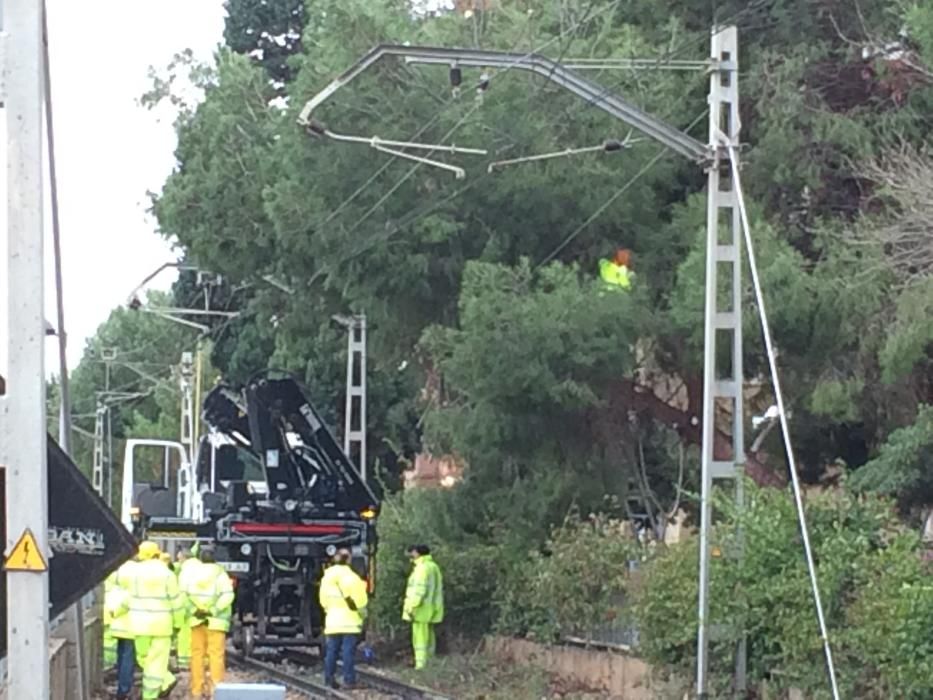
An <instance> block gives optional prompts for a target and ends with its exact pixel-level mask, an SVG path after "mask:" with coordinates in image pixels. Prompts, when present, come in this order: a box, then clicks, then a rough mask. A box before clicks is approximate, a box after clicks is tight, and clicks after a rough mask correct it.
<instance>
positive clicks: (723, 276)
mask: <svg viewBox="0 0 933 700" xmlns="http://www.w3.org/2000/svg"><path fill="white" fill-rule="evenodd" d="M710 56H711V59H712V65H714V66H716V68H715V69H714V70H712V71H711V72H710V89H709V148H710V153H711V154H712V160H711V162H710V163H709V165H708V170H707V179H708V184H707V209H706V302H705V303H706V311H705V314H704V327H703V357H704V362H703V443H702V450H703V454H702V458H701V475H700V580H699V601H698V618H699V620H698V622H699V626H698V632H697V696H698V697H699V698H706V697H708V692H709V688H708V686H709V642H710V637H711V636H712V635H713V634H714V633H715V632H717V631H719V630H720V629H721V627H720V626H717V625H713V624H711V620H710V591H709V588H710V566H711V564H712V560H713V559H714V558H716V557H719V556H723V555H725V556H732V557H739V556H741V552H740V551H728V552H723V550H722V548H721V547H719V546H718V545H716V544H715V543H713V542H711V541H710V536H711V533H712V497H713V488H714V485H715V483H716V482H717V481H731V482H733V484H734V489H735V501H736V505H737V506H738V507H740V508H741V507H742V504H743V489H742V474H743V469H744V465H745V436H744V418H745V413H744V402H743V393H742V392H743V384H744V373H743V369H742V228H741V227H742V222H741V217H740V214H739V206H738V201H737V194H736V187H735V183H734V181H733V177H732V169H731V163H730V160H729V158H730V152H732V151H730V150H729V148H728V146H733V147H735V148H738V146H739V129H740V127H741V125H740V124H739V72H738V32H737V30H736V28H735V27H726V28H714V29H713V36H712V46H711V53H710ZM723 301H725V303H724V304H723V303H722V302H723ZM719 341H722V342H723V345H724V347H725V348H727V349H728V352H724V353H722V357H720V356H719V355H720V354H719V353H718V352H717V343H718V342H719ZM720 359H723V360H725V362H724V363H723V364H722V365H720V364H719V360H720ZM720 409H724V411H725V413H727V414H728V415H729V416H731V418H732V425H731V426H730V428H731V429H730V430H728V431H727V432H728V433H731V437H732V445H731V450H730V453H729V454H728V455H716V454H714V445H715V443H716V429H717V426H716V412H717V410H720ZM739 541H740V542H741V535H739ZM714 554H716V557H714V556H713V555H714ZM745 647H746V645H745V637H744V635H741V637H740V641H739V643H738V648H737V649H736V655H735V680H734V691H735V692H736V693H737V694H741V693H743V692H744V691H745V686H746V680H745V673H746V648H745Z"/></svg>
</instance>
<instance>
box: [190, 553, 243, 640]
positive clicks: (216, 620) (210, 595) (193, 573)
mask: <svg viewBox="0 0 933 700" xmlns="http://www.w3.org/2000/svg"><path fill="white" fill-rule="evenodd" d="M188 561H194V562H197V564H190V565H188V566H186V567H184V568H183V570H182V573H181V574H180V577H179V578H180V579H181V590H182V594H183V595H184V597H185V615H186V618H187V620H188V624H190V626H191V627H198V626H199V625H203V624H205V623H207V628H208V629H209V630H219V631H221V632H228V631H229V630H230V614H231V610H232V608H233V598H234V594H233V583H231V581H230V576H229V574H227V572H226V571H225V570H224V568H223V567H222V566H221V565H220V564H216V563H213V562H211V563H205V562H201V561H198V560H197V559H189V560H186V561H185V564H187V563H188ZM198 611H201V612H206V613H207V614H208V617H207V618H203V617H197V616H196V615H195V613H197V612H198Z"/></svg>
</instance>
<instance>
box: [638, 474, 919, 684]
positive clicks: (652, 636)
mask: <svg viewBox="0 0 933 700" xmlns="http://www.w3.org/2000/svg"><path fill="white" fill-rule="evenodd" d="M747 494H748V497H747V508H746V509H745V510H744V511H743V512H742V513H737V512H734V511H731V512H730V509H729V505H728V504H727V503H726V502H725V501H724V502H723V503H722V504H720V507H721V508H722V509H723V510H724V511H725V512H726V514H727V518H726V520H725V522H724V524H723V525H721V526H719V527H717V528H715V529H714V533H713V542H714V544H716V545H719V546H720V548H721V551H722V552H723V555H724V556H723V557H721V558H717V559H714V560H713V565H712V568H711V577H712V588H711V596H712V597H711V620H712V622H714V623H724V624H726V625H727V627H726V630H725V632H724V633H723V634H722V635H717V636H716V641H715V642H714V643H713V645H712V647H711V657H710V658H711V675H712V677H713V680H714V683H715V685H716V687H717V689H718V690H725V689H726V688H727V687H728V684H729V680H730V677H731V673H732V663H733V661H732V660H733V652H734V649H735V643H736V641H737V640H738V634H739V630H741V629H745V630H746V632H747V635H748V651H749V658H748V672H749V680H750V682H753V683H754V682H758V681H761V680H763V679H765V678H767V677H769V676H772V674H773V678H772V683H773V684H774V685H776V686H777V687H779V688H787V687H790V686H796V687H799V688H801V689H803V690H804V692H805V693H806V694H807V697H816V698H819V697H824V696H826V695H827V693H828V682H827V677H826V671H825V663H824V658H823V647H822V641H821V639H820V635H819V629H818V626H817V621H816V615H815V612H814V606H813V601H812V596H811V592H810V582H809V578H808V575H807V570H806V564H805V560H804V556H803V549H802V542H801V538H800V535H799V528H798V523H797V515H796V511H795V509H794V505H793V500H792V499H791V497H790V495H789V494H788V493H786V492H783V491H778V490H774V489H768V490H759V489H756V488H754V487H753V486H752V485H748V487H747ZM807 517H808V530H809V533H810V540H811V543H812V546H813V552H814V559H815V561H816V565H817V573H818V576H819V583H820V588H821V597H822V602H823V608H824V611H825V614H826V619H827V623H828V626H829V632H830V638H831V642H832V644H833V648H834V651H835V657H836V658H835V661H836V667H837V672H838V677H839V681H840V685H841V687H842V689H843V691H844V695H845V696H846V697H860V698H879V699H880V698H890V697H905V698H906V697H918V698H919V697H930V696H931V695H930V688H931V681H930V680H929V679H930V674H926V675H924V672H923V670H922V669H923V668H925V667H927V666H929V665H930V664H929V661H926V663H921V661H922V660H923V659H924V658H927V659H928V658H929V657H923V656H922V653H923V652H922V650H924V649H928V648H930V647H929V644H930V642H931V641H933V635H931V634H930V632H929V631H928V630H929V627H930V626H929V622H928V621H929V619H933V618H930V617H927V618H925V619H924V620H923V622H922V623H919V624H917V623H912V622H911V620H913V619H915V618H912V617H911V614H913V613H915V614H919V615H926V614H927V613H928V612H929V613H933V607H931V606H933V595H929V594H927V593H925V592H924V593H923V594H922V595H921V594H919V593H917V592H916V591H915V592H914V593H912V594H911V593H907V592H906V591H909V590H913V589H911V588H910V586H912V585H914V584H915V582H917V581H918V580H919V571H920V566H921V565H920V557H919V550H918V546H917V538H916V536H915V535H913V534H912V533H909V532H905V531H904V530H903V529H902V528H901V526H900V525H899V524H898V522H897V520H896V517H895V515H894V513H893V508H892V505H891V503H889V502H888V501H885V500H883V499H881V498H878V497H863V498H856V497H854V496H852V495H850V494H848V493H847V492H845V491H838V492H833V493H828V494H819V495H809V496H808V499H807ZM739 525H740V526H741V529H742V531H743V541H744V556H743V557H742V558H741V559H739V558H736V557H734V556H731V555H732V554H734V553H736V552H737V551H739V549H740V548H739V539H738V537H737V526H739ZM697 555H698V548H697V542H696V540H695V539H691V540H689V541H687V542H686V543H684V544H681V545H678V546H674V547H671V548H669V549H667V550H663V551H661V552H660V553H659V555H658V556H657V557H655V558H654V559H653V561H651V562H650V563H649V564H648V566H647V567H646V568H645V570H644V572H643V573H644V578H643V581H642V585H641V587H640V588H639V589H638V591H637V594H636V598H637V604H636V611H637V617H638V620H639V625H640V630H641V649H640V651H641V654H642V655H643V656H644V657H645V658H646V659H647V660H649V661H651V662H652V663H654V664H657V665H659V666H663V667H666V668H667V669H669V670H671V671H674V672H681V673H684V674H688V675H690V674H692V673H693V664H694V663H695V659H696V631H697V622H696V620H697ZM912 611H913V612H912ZM906 649H911V650H913V651H911V652H910V653H907V652H906V651H905V650H906ZM917 668H919V669H920V670H916V669H917Z"/></svg>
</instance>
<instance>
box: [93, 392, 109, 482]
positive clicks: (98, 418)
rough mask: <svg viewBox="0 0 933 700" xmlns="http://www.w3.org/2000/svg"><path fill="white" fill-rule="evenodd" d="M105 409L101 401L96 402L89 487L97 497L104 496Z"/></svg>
mask: <svg viewBox="0 0 933 700" xmlns="http://www.w3.org/2000/svg"><path fill="white" fill-rule="evenodd" d="M106 415H107V407H106V406H105V405H104V403H103V401H98V402H97V411H96V412H95V414H94V458H93V464H92V469H91V485H92V486H93V487H94V490H95V491H97V495H98V496H103V495H104V418H105V417H106Z"/></svg>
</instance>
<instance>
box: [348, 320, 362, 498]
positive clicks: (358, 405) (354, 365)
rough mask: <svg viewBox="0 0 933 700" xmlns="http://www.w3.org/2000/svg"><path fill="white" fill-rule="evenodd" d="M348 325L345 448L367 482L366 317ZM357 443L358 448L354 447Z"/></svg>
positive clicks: (350, 321) (352, 321)
mask: <svg viewBox="0 0 933 700" xmlns="http://www.w3.org/2000/svg"><path fill="white" fill-rule="evenodd" d="M346 325H347V398H346V402H347V403H346V408H345V412H344V426H343V451H344V452H345V453H346V454H347V456H348V457H350V458H351V459H352V458H353V455H354V453H355V454H356V455H357V460H358V461H357V466H358V467H359V469H360V476H361V477H362V479H363V481H364V482H365V481H366V316H352V317H351V318H350V319H349V322H348V323H347V324H346ZM354 446H355V447H356V450H354Z"/></svg>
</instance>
